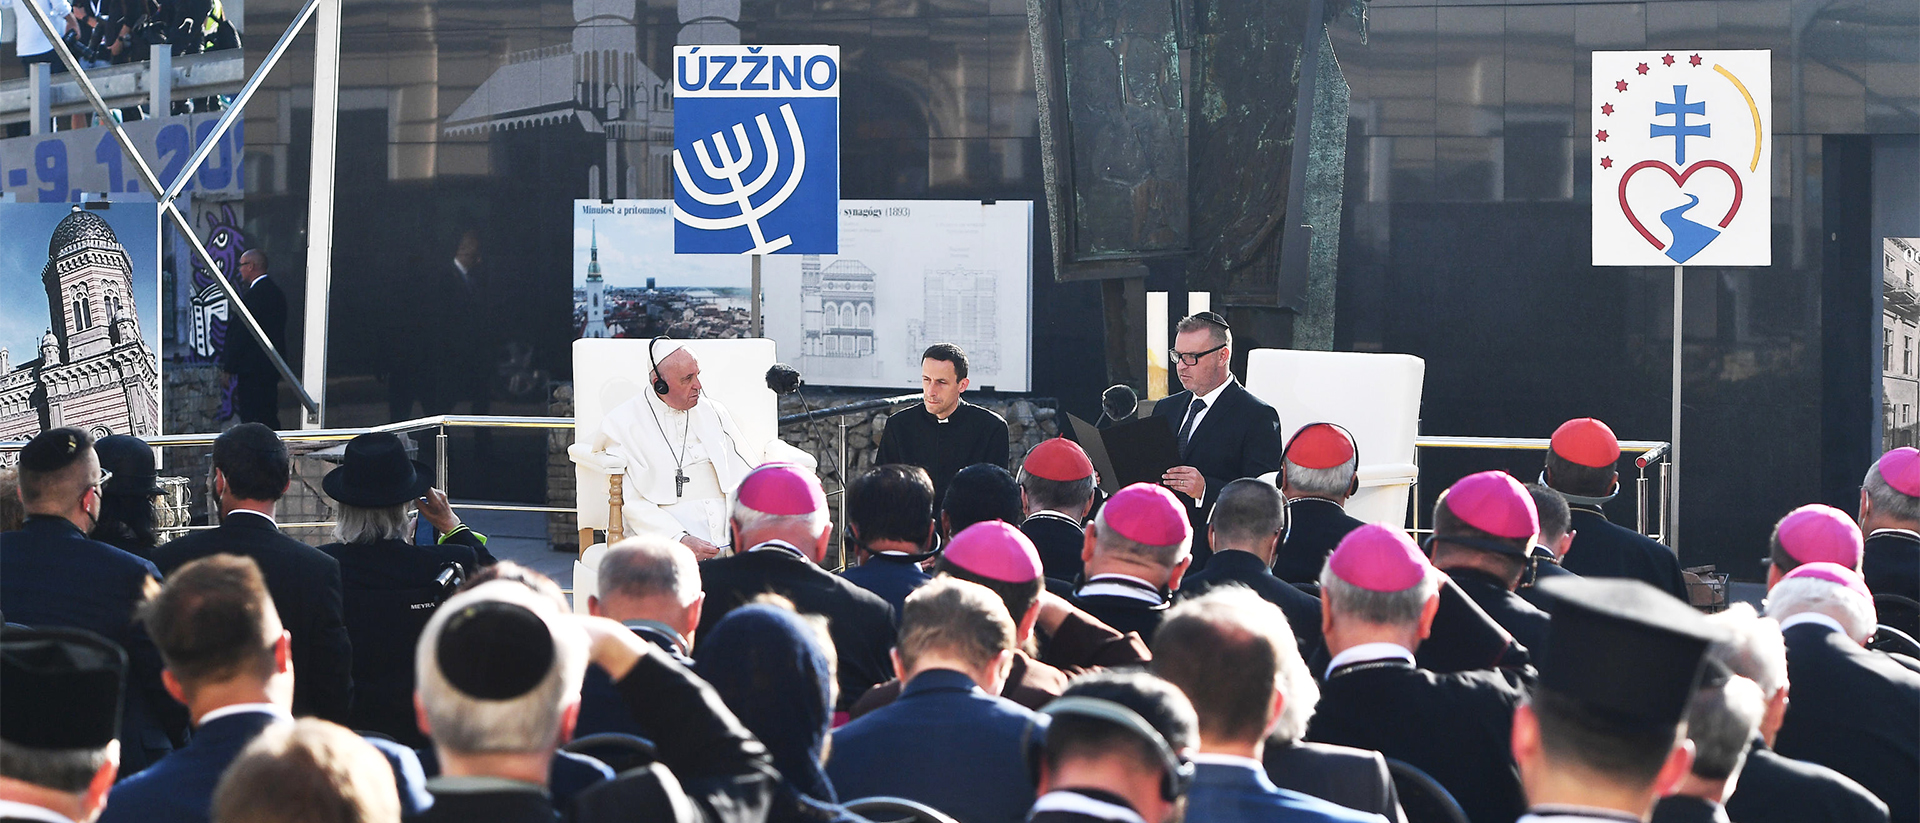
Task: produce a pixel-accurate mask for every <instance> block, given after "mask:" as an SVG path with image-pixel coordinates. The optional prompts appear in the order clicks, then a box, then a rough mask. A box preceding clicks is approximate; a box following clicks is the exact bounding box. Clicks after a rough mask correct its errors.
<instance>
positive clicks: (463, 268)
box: [453, 257, 467, 277]
mask: <svg viewBox="0 0 1920 823" xmlns="http://www.w3.org/2000/svg"><path fill="white" fill-rule="evenodd" d="M453 267H454V268H456V269H459V270H460V276H461V277H466V276H467V267H466V266H462V265H460V258H458V257H455V258H453Z"/></svg>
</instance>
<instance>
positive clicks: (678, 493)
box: [673, 468, 693, 497]
mask: <svg viewBox="0 0 1920 823" xmlns="http://www.w3.org/2000/svg"><path fill="white" fill-rule="evenodd" d="M692 479H693V478H691V477H688V476H687V473H686V472H684V471H681V470H680V469H679V468H675V469H674V470H673V496H674V497H685V496H686V495H687V481H689V480H692Z"/></svg>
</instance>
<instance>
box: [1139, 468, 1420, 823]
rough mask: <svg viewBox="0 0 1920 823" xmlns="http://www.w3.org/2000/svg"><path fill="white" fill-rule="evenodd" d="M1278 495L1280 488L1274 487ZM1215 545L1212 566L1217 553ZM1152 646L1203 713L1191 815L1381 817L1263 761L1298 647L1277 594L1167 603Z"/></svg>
mask: <svg viewBox="0 0 1920 823" xmlns="http://www.w3.org/2000/svg"><path fill="white" fill-rule="evenodd" d="M1236 482H1237V481H1236ZM1229 488H1231V485H1229ZM1269 488H1271V487H1269ZM1221 496H1222V499H1223V500H1222V502H1220V503H1216V504H1215V508H1214V514H1213V516H1214V517H1215V518H1216V519H1217V518H1218V517H1219V516H1220V509H1219V506H1221V505H1224V498H1225V496H1226V491H1225V490H1223V491H1222V492H1221ZM1274 496H1275V497H1278V496H1279V493H1278V491H1277V490H1276V491H1275V494H1274ZM1215 534H1216V535H1217V534H1218V532H1215ZM1218 546H1219V544H1215V554H1214V559H1213V560H1212V561H1209V563H1208V566H1207V568H1208V569H1209V570H1212V569H1214V568H1216V566H1215V564H1217V563H1218V562H1219V559H1220V555H1219V548H1218ZM1282 585H1285V584H1282ZM1153 651H1154V654H1153V673H1154V674H1157V675H1159V676H1161V677H1163V678H1166V680H1167V682H1169V683H1172V684H1173V685H1175V686H1178V687H1180V690H1181V691H1182V692H1185V693H1186V695H1187V699H1189V700H1191V701H1192V702H1193V710H1194V713H1195V714H1196V715H1198V717H1199V720H1200V745H1199V751H1198V752H1196V753H1195V754H1194V755H1193V763H1194V773H1193V778H1194V779H1193V788H1192V790H1191V791H1190V792H1189V793H1188V796H1187V814H1188V815H1190V816H1191V817H1192V818H1193V819H1195V820H1209V821H1220V822H1221V823H1234V822H1235V821H1247V822H1248V823H1251V821H1266V820H1287V821H1301V822H1302V823H1304V822H1305V821H1354V822H1355V823H1358V822H1359V821H1374V823H1384V818H1382V817H1380V816H1378V815H1373V814H1364V813H1361V812H1359V811H1356V810H1354V809H1350V808H1347V807H1345V806H1339V805H1336V804H1333V803H1330V802H1327V801H1325V800H1322V799H1320V798H1317V797H1312V796H1309V795H1306V794H1303V793H1300V792H1296V791H1292V790H1289V789H1282V788H1280V787H1278V786H1275V785H1274V784H1273V782H1272V781H1270V780H1268V779H1267V770H1266V766H1265V765H1264V764H1263V763H1262V762H1261V756H1262V755H1263V754H1264V751H1265V749H1266V738H1267V733H1268V732H1269V731H1271V730H1272V729H1273V727H1274V725H1275V724H1277V723H1278V722H1279V720H1280V718H1281V716H1282V713H1283V712H1284V710H1285V708H1286V704H1287V702H1288V698H1289V696H1290V695H1289V694H1288V691H1287V687H1288V686H1289V685H1291V684H1289V683H1288V681H1287V677H1286V672H1285V671H1284V668H1285V665H1286V664H1285V663H1283V662H1282V661H1283V660H1286V659H1288V658H1292V659H1293V660H1295V661H1297V660H1298V659H1299V657H1300V652H1299V650H1298V648H1297V647H1296V645H1295V642H1294V638H1293V631H1292V630H1291V629H1289V628H1288V627H1287V616H1286V614H1285V613H1283V612H1281V611H1280V609H1279V608H1278V607H1277V606H1275V605H1274V604H1273V603H1270V602H1268V601H1266V600H1264V599H1262V598H1261V597H1260V596H1259V595H1258V594H1256V593H1254V592H1253V591H1252V590H1250V589H1246V588H1242V587H1238V586H1225V587H1221V588H1219V589H1216V590H1214V591H1211V592H1208V593H1207V594H1205V595H1201V596H1199V597H1196V598H1193V599H1190V600H1187V601H1185V602H1182V603H1181V604H1180V605H1177V606H1174V607H1173V609H1172V610H1170V611H1169V612H1168V613H1167V619H1166V620H1165V621H1164V622H1162V623H1161V624H1160V631H1159V632H1158V634H1157V635H1156V636H1155V638H1154V642H1153Z"/></svg>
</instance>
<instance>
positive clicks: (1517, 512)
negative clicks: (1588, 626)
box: [1427, 471, 1548, 649]
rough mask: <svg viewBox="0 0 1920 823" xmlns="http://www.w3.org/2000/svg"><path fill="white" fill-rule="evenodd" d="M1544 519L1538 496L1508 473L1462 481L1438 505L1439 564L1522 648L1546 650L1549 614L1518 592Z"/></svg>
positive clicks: (1433, 545)
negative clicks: (1535, 500)
mask: <svg viewBox="0 0 1920 823" xmlns="http://www.w3.org/2000/svg"><path fill="white" fill-rule="evenodd" d="M1539 533H1540V518H1539V513H1538V510H1537V509H1535V508H1534V503H1533V495H1532V494H1530V493H1528V492H1527V489H1526V487H1524V486H1522V485H1520V481H1518V480H1515V479H1513V477H1512V476H1511V475H1509V474H1507V473H1506V472H1500V471H1488V472H1480V473H1478V474H1471V475H1468V476H1466V477H1463V478H1461V479H1460V482H1458V483H1455V484H1453V486H1452V487H1451V488H1449V489H1447V490H1446V491H1445V492H1444V493H1442V494H1441V495H1440V499H1439V500H1438V501H1435V502H1434V504H1433V537H1431V538H1429V539H1428V541H1427V547H1428V548H1429V549H1430V550H1431V551H1432V552H1433V565H1434V566H1435V567H1436V568H1438V569H1440V571H1442V572H1445V573H1446V575H1447V577H1449V578H1452V580H1453V582H1454V584H1455V585H1457V586H1459V587H1460V590H1461V591H1463V592H1466V594H1467V597H1469V598H1472V599H1473V602H1474V603H1475V604H1476V605H1478V606H1479V607H1480V608H1481V610H1482V611H1485V612H1486V613H1487V615H1488V616H1489V617H1492V618H1493V620H1494V622H1496V623H1499V624H1500V628H1503V629H1506V630H1507V633H1508V634H1511V635H1513V637H1514V639H1515V640H1518V641H1520V645H1522V646H1525V647H1527V648H1528V649H1543V648H1545V647H1546V642H1547V620H1548V617H1547V613H1546V612H1543V611H1541V610H1539V609H1537V608H1534V606H1533V604H1531V603H1528V602H1527V601H1525V600H1522V599H1521V598H1520V596H1519V595H1517V594H1514V590H1515V589H1517V588H1519V586H1520V578H1521V577H1522V576H1524V575H1525V573H1526V567H1527V562H1528V556H1529V555H1530V554H1531V549H1532V546H1533V541H1534V538H1535V536H1536V535H1538V534H1539Z"/></svg>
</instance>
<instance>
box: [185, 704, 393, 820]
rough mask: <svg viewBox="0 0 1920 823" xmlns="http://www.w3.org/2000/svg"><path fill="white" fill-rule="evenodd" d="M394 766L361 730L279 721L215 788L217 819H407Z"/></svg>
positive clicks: (251, 745) (319, 722) (315, 722)
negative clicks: (356, 732)
mask: <svg viewBox="0 0 1920 823" xmlns="http://www.w3.org/2000/svg"><path fill="white" fill-rule="evenodd" d="M394 798H395V791H394V783H393V772H391V771H388V769H387V763H386V761H385V760H383V759H382V758H381V756H380V751H379V750H378V749H375V748H373V747H372V746H369V745H367V741H365V740H362V739H360V738H359V737H358V736H356V735H354V733H352V732H350V731H347V730H346V729H343V728H341V727H339V726H336V725H334V724H332V723H328V722H326V721H324V720H315V719H312V718H309V719H306V720H301V721H299V722H297V723H285V724H279V725H276V726H273V727H271V728H268V729H266V730H265V731H263V732H261V733H260V736H259V737H256V738H254V741H253V742H252V743H249V744H247V747H246V748H245V749H244V750H242V751H241V752H240V756H239V757H238V758H235V759H234V761H233V766H232V767H231V768H229V769H227V772H226V775H225V776H223V777H221V779H220V785H219V787H218V788H217V789H216V790H215V791H214V793H213V818H212V819H213V821H214V823H321V821H324V823H399V821H400V804H399V803H398V802H397V801H396V800H395V799H394Z"/></svg>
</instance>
